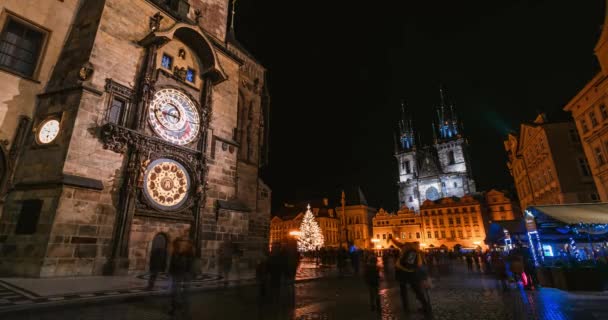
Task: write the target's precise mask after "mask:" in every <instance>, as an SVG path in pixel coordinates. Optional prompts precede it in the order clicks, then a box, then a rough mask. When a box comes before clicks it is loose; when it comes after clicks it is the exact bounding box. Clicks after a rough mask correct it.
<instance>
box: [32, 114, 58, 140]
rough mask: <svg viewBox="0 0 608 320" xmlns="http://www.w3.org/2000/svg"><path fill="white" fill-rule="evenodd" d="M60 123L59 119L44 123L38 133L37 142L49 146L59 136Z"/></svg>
mask: <svg viewBox="0 0 608 320" xmlns="http://www.w3.org/2000/svg"><path fill="white" fill-rule="evenodd" d="M59 129H60V123H59V120H57V119H48V120H45V121H43V122H42V123H41V124H40V125H39V126H38V130H37V133H36V140H38V143H40V144H49V143H51V142H53V141H54V140H55V138H57V136H58V135H59Z"/></svg>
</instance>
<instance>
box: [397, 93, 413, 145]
mask: <svg viewBox="0 0 608 320" xmlns="http://www.w3.org/2000/svg"><path fill="white" fill-rule="evenodd" d="M399 146H400V147H401V149H402V150H404V151H405V150H410V149H413V148H415V147H416V137H415V134H414V125H413V122H412V117H411V116H410V115H409V114H408V113H407V112H406V105H405V101H404V100H401V119H399Z"/></svg>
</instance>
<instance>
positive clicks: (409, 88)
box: [236, 0, 604, 209]
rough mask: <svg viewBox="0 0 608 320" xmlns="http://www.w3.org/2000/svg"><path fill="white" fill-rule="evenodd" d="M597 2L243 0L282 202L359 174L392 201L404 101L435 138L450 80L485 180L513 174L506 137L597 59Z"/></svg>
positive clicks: (356, 180)
mask: <svg viewBox="0 0 608 320" xmlns="http://www.w3.org/2000/svg"><path fill="white" fill-rule="evenodd" d="M603 2H604V1H603V0H586V1H572V0H530V1H517V0H496V1H487V0H484V1H476V0H469V1H453V0H452V1H366V2H363V1H328V0H308V1H284V0H281V1H279V0H238V2H237V18H236V33H237V37H238V39H239V40H240V41H241V42H242V43H243V44H244V45H245V46H246V47H247V48H249V50H250V51H251V52H252V53H253V54H254V55H255V56H256V57H257V58H258V59H259V60H260V61H261V62H262V63H263V64H264V65H265V66H266V67H267V68H268V70H269V75H268V80H269V88H270V93H271V99H272V100H271V101H272V102H271V103H272V104H271V120H270V126H271V132H270V139H271V154H270V165H269V166H268V167H267V168H266V169H265V170H264V172H263V177H264V179H265V181H266V182H267V183H268V184H269V185H270V186H271V187H272V189H273V204H274V206H275V208H276V207H277V206H280V205H281V203H283V202H285V201H293V200H305V199H310V198H312V197H320V196H323V195H328V196H330V197H336V196H337V195H336V190H339V189H340V187H341V186H342V185H360V186H361V187H362V188H363V190H364V192H365V194H366V196H367V198H368V201H369V202H370V204H371V205H373V206H375V207H377V208H379V207H384V208H390V209H395V208H396V206H397V184H396V181H397V165H396V160H395V158H394V156H393V150H394V149H393V146H394V142H393V133H394V132H395V129H396V128H395V127H396V121H397V118H398V116H399V109H400V108H399V101H400V100H401V99H405V100H406V101H407V104H408V105H409V106H410V108H411V109H412V110H413V113H414V121H415V126H416V128H417V130H418V131H419V132H420V133H421V135H422V136H423V140H426V141H430V140H431V137H432V136H431V121H432V117H433V110H434V108H435V106H436V105H437V104H438V101H439V95H438V88H439V86H440V84H443V85H444V86H445V88H446V90H447V95H448V97H449V100H450V101H451V102H453V103H454V104H455V106H456V109H457V111H458V113H459V115H460V118H461V119H463V121H464V126H465V131H466V135H467V137H468V139H469V141H470V144H471V155H472V164H473V174H474V176H475V179H476V181H477V185H478V189H480V190H487V189H489V188H493V187H500V188H506V187H509V186H510V185H511V184H512V180H511V177H510V176H509V174H508V172H507V169H506V165H505V162H506V156H505V152H504V150H503V140H504V137H505V136H506V134H507V133H508V132H509V131H511V130H517V129H518V124H519V123H520V122H522V121H531V120H533V118H534V117H535V115H536V114H537V113H538V111H544V112H547V113H548V114H549V115H550V117H554V118H555V117H558V118H559V117H561V118H563V117H564V115H563V114H561V115H560V110H561V108H562V107H563V106H564V105H565V104H566V103H567V102H568V101H569V99H570V98H572V97H573V96H574V95H575V94H576V93H577V92H578V90H580V89H581V88H582V87H583V86H584V85H585V84H586V82H587V81H588V80H590V79H591V78H592V77H593V76H594V75H595V73H596V72H597V71H598V66H597V62H596V60H595V57H594V55H593V47H594V45H595V42H596V40H597V38H598V36H599V33H600V27H601V24H602V22H603V13H604V4H603Z"/></svg>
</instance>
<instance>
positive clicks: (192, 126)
mask: <svg viewBox="0 0 608 320" xmlns="http://www.w3.org/2000/svg"><path fill="white" fill-rule="evenodd" d="M148 122H149V123H150V126H151V127H152V130H154V132H155V133H156V134H157V135H158V136H160V137H161V138H163V139H165V140H166V141H169V142H172V143H175V144H177V145H186V144H189V143H191V142H192V141H194V139H196V137H197V136H198V132H199V128H200V117H199V114H198V110H197V108H196V106H195V105H194V103H193V102H192V100H190V98H189V97H188V96H187V95H186V94H185V93H183V92H181V91H179V90H177V89H161V90H158V91H157V92H156V93H155V94H154V98H153V99H152V103H151V104H150V106H149V108H148Z"/></svg>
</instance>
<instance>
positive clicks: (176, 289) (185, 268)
mask: <svg viewBox="0 0 608 320" xmlns="http://www.w3.org/2000/svg"><path fill="white" fill-rule="evenodd" d="M193 261H194V245H193V244H192V241H190V240H188V239H184V238H178V239H176V240H175V241H174V242H173V253H172V255H171V264H170V265H169V274H170V275H171V310H170V311H169V314H170V315H177V314H181V315H182V316H183V317H184V318H186V319H189V317H188V314H189V311H190V310H189V308H190V306H189V303H188V299H187V296H186V294H185V292H186V290H187V289H188V283H189V282H190V280H191V273H192V263H193Z"/></svg>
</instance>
